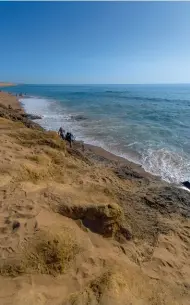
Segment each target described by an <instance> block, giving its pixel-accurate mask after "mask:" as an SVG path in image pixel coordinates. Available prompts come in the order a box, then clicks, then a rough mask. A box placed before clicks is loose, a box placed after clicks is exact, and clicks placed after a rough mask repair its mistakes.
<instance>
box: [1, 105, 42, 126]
mask: <svg viewBox="0 0 190 305" xmlns="http://www.w3.org/2000/svg"><path fill="white" fill-rule="evenodd" d="M0 117H2V118H5V119H9V120H12V121H14V122H21V123H23V124H24V125H25V126H26V127H27V128H31V129H38V130H43V128H42V127H41V126H40V125H38V124H36V123H35V122H33V121H32V120H30V119H29V118H28V117H27V116H26V114H24V113H22V112H21V111H20V109H18V111H15V110H13V109H12V108H11V107H9V108H7V107H5V106H4V105H2V104H0Z"/></svg>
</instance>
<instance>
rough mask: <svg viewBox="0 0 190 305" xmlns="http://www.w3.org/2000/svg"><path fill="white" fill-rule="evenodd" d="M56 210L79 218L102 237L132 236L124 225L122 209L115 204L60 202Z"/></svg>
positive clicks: (128, 237)
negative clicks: (83, 204)
mask: <svg viewBox="0 0 190 305" xmlns="http://www.w3.org/2000/svg"><path fill="white" fill-rule="evenodd" d="M58 212H59V213H60V214H61V215H63V216H66V217H69V218H72V219H74V220H80V221H81V222H82V224H83V225H84V226H85V227H86V228H88V229H90V230H91V231H92V232H95V233H98V234H101V235H103V236H104V237H115V238H116V239H117V240H120V239H121V236H122V237H124V238H125V239H126V240H130V239H131V238H132V234H131V232H130V231H129V229H128V228H127V227H126V226H125V225H124V222H123V212H122V209H121V208H120V207H119V206H118V205H116V204H108V205H105V204H104V205H101V204H97V205H90V204H89V205H85V206H82V205H80V206H79V205H78V206H76V205H70V206H68V205H64V204H61V205H59V207H58Z"/></svg>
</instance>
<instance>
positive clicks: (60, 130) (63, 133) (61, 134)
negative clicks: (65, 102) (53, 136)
mask: <svg viewBox="0 0 190 305" xmlns="http://www.w3.org/2000/svg"><path fill="white" fill-rule="evenodd" d="M58 135H59V136H60V137H61V138H62V140H65V130H64V129H63V128H62V127H60V128H59V131H58Z"/></svg>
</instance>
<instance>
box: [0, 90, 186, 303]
mask: <svg viewBox="0 0 190 305" xmlns="http://www.w3.org/2000/svg"><path fill="white" fill-rule="evenodd" d="M9 105H10V107H11V109H8V107H9ZM10 107H9V108H10ZM0 141H1V147H0V274H1V275H0V304H2V305H5V304H6V305H8V304H10V305H12V304H15V305H26V304H27V305H33V304H35V305H45V304H48V305H49V304H52V305H71V304H72V305H75V304H76V305H79V304H81V305H87V304H90V305H98V304H102V305H107V304H110V305H111V304H114V305H117V304H118V305H120V304H122V305H129V304H131V305H148V304H149V305H166V304H167V305H171V304H172V305H177V304H180V305H182V304H183V305H188V304H190V289H189V288H190V221H189V202H190V193H188V192H186V191H184V190H182V189H179V188H176V187H174V186H172V185H170V184H168V183H166V182H163V181H161V180H160V179H159V178H158V177H154V176H152V175H150V174H147V173H145V172H144V171H143V170H142V169H141V168H140V167H139V166H137V165H134V164H133V163H131V162H128V161H127V160H123V159H122V158H117V157H115V156H114V155H112V154H109V153H106V152H105V151H102V150H101V149H98V148H96V147H94V148H93V147H92V146H87V145H86V146H85V151H84V152H82V150H81V149H80V145H79V144H76V145H75V146H74V147H73V148H72V149H70V148H69V147H68V146H67V143H65V142H64V141H61V140H60V138H59V137H58V135H57V134H56V133H55V132H47V131H43V130H42V129H41V128H40V127H39V126H38V125H36V124H34V123H33V122H31V121H29V120H27V119H26V118H25V117H24V113H23V111H22V109H21V108H20V104H19V103H18V101H17V100H16V97H14V96H11V95H10V94H7V93H4V92H0Z"/></svg>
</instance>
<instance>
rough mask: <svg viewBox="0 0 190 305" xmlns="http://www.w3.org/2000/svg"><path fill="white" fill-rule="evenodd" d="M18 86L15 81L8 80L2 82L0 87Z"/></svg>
mask: <svg viewBox="0 0 190 305" xmlns="http://www.w3.org/2000/svg"><path fill="white" fill-rule="evenodd" d="M11 86H16V84H14V83H8V82H0V87H11Z"/></svg>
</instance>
